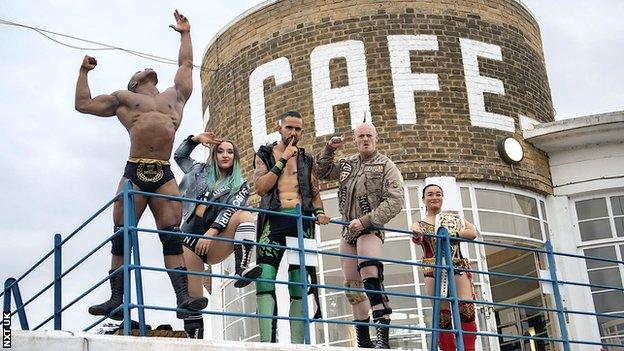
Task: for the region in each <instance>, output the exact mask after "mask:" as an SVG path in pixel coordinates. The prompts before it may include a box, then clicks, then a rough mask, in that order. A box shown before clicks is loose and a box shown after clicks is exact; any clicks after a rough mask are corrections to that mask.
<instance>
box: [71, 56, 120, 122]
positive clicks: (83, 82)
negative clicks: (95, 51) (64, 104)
mask: <svg viewBox="0 0 624 351" xmlns="http://www.w3.org/2000/svg"><path fill="white" fill-rule="evenodd" d="M95 66H97V61H96V60H95V58H93V57H90V56H86V55H85V57H84V59H83V60H82V65H81V66H80V72H79V73H78V81H77V82H76V98H75V103H74V104H75V107H76V110H77V111H78V112H81V113H88V114H91V115H95V116H100V117H111V116H114V115H115V114H116V113H117V107H118V106H119V100H118V99H117V97H116V96H114V95H99V96H96V97H94V98H91V90H90V89H89V81H88V80H87V73H88V72H89V71H90V70H92V69H94V68H95Z"/></svg>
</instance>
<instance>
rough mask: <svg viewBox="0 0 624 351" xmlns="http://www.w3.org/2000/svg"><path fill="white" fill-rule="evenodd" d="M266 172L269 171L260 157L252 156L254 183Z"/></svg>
mask: <svg viewBox="0 0 624 351" xmlns="http://www.w3.org/2000/svg"><path fill="white" fill-rule="evenodd" d="M267 173H269V170H268V168H267V166H266V165H265V164H264V162H262V160H261V159H260V157H254V174H253V176H254V184H255V183H256V182H258V179H260V178H261V177H262V176H264V175H266V174H267Z"/></svg>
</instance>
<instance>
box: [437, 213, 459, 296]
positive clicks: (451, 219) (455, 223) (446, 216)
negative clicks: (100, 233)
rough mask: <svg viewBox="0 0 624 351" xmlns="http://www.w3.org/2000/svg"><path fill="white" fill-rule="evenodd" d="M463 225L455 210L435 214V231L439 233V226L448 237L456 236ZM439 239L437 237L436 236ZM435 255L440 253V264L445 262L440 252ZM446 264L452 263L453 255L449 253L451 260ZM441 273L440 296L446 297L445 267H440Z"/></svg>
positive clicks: (446, 275)
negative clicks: (444, 230)
mask: <svg viewBox="0 0 624 351" xmlns="http://www.w3.org/2000/svg"><path fill="white" fill-rule="evenodd" d="M463 226H464V218H463V217H462V216H461V215H460V214H459V213H458V212H457V211H443V212H440V213H438V214H437V215H436V219H435V233H436V235H439V232H438V230H439V229H440V228H444V229H446V231H447V232H448V236H449V237H458V236H459V231H460V230H461V229H462V227H463ZM438 240H439V238H438ZM436 255H442V257H441V258H442V264H443V265H444V264H447V262H446V256H444V255H443V253H442V252H436ZM448 264H453V257H452V255H451V262H449V263H448ZM441 273H442V274H441V275H440V277H441V278H440V287H441V290H440V296H441V297H447V296H448V280H449V277H448V271H447V270H446V269H442V272H441Z"/></svg>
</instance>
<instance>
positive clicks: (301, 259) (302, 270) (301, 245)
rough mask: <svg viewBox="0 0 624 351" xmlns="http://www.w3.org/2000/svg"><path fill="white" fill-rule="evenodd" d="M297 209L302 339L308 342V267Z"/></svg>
mask: <svg viewBox="0 0 624 351" xmlns="http://www.w3.org/2000/svg"><path fill="white" fill-rule="evenodd" d="M295 210H296V211H297V241H298V243H299V267H301V268H300V269H299V272H300V279H301V284H302V285H301V290H303V292H302V296H301V302H302V307H303V316H304V318H305V320H304V324H303V340H304V342H305V343H306V344H308V345H309V344H310V313H309V312H308V269H307V267H306V263H305V241H304V240H303V239H304V232H303V217H302V215H303V214H302V212H301V205H300V204H297V206H296V207H295Z"/></svg>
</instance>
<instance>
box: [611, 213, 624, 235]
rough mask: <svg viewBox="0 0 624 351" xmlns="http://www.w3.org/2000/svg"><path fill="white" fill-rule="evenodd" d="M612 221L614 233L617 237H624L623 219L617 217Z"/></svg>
mask: <svg viewBox="0 0 624 351" xmlns="http://www.w3.org/2000/svg"><path fill="white" fill-rule="evenodd" d="M613 220H614V221H615V232H616V233H617V236H624V217H617V218H614V219H613Z"/></svg>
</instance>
